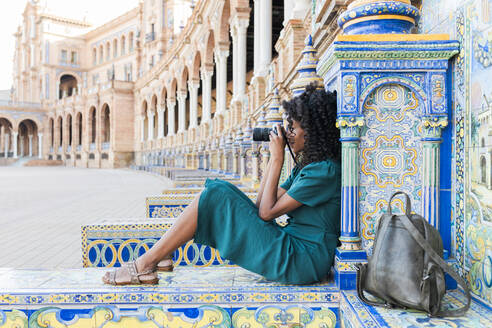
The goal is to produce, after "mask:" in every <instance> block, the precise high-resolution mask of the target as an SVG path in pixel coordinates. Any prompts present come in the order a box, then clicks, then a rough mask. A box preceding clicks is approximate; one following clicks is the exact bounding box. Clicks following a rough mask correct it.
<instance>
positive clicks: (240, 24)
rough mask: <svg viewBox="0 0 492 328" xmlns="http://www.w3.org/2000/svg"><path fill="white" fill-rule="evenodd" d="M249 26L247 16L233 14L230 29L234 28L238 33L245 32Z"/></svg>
mask: <svg viewBox="0 0 492 328" xmlns="http://www.w3.org/2000/svg"><path fill="white" fill-rule="evenodd" d="M248 26H249V17H240V16H234V17H233V18H232V20H231V27H232V29H236V30H237V32H238V33H243V32H244V33H246V30H247V28H248Z"/></svg>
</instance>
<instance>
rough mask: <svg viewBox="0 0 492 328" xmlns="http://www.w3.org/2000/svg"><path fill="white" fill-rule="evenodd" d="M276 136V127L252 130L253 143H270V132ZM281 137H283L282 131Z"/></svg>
mask: <svg viewBox="0 0 492 328" xmlns="http://www.w3.org/2000/svg"><path fill="white" fill-rule="evenodd" d="M271 131H273V133H275V134H277V127H274V128H254V129H253V141H270V132H271ZM282 135H283V137H284V138H285V135H284V133H283V131H282Z"/></svg>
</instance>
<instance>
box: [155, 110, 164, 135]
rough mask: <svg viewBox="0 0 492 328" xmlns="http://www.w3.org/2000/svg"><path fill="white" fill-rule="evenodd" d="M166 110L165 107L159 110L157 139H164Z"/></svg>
mask: <svg viewBox="0 0 492 328" xmlns="http://www.w3.org/2000/svg"><path fill="white" fill-rule="evenodd" d="M164 111H165V108H164V106H163V105H161V106H160V107H159V109H158V110H157V138H158V139H162V138H164V115H165V113H164Z"/></svg>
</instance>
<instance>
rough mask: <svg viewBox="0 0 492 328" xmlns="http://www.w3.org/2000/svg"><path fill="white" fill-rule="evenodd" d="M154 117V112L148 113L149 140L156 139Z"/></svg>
mask: <svg viewBox="0 0 492 328" xmlns="http://www.w3.org/2000/svg"><path fill="white" fill-rule="evenodd" d="M154 116H155V113H154V112H151V111H148V112H147V118H148V124H149V130H148V137H147V140H152V139H154Z"/></svg>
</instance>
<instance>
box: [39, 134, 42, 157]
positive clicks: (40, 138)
mask: <svg viewBox="0 0 492 328" xmlns="http://www.w3.org/2000/svg"><path fill="white" fill-rule="evenodd" d="M38 157H39V158H40V159H42V158H43V134H42V133H38Z"/></svg>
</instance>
